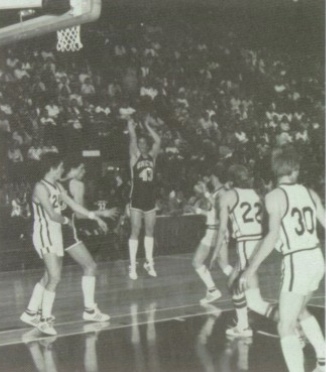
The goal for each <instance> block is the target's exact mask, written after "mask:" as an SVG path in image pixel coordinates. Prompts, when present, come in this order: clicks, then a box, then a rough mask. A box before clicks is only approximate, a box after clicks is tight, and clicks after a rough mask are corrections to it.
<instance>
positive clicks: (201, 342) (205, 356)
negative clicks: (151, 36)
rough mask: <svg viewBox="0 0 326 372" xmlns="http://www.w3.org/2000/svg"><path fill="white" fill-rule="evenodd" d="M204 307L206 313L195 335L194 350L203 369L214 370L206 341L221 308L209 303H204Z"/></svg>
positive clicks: (212, 359)
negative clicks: (204, 319)
mask: <svg viewBox="0 0 326 372" xmlns="http://www.w3.org/2000/svg"><path fill="white" fill-rule="evenodd" d="M205 308H206V309H207V313H208V315H207V318H206V321H205V323H204V324H203V326H202V327H201V329H200V331H199V334H198V336H197V342H196V352H197V356H198V358H199V360H200V362H201V364H202V366H203V368H204V371H205V372H214V371H215V365H214V358H213V356H212V353H211V352H210V351H209V350H208V347H207V343H208V341H209V338H210V337H211V335H212V333H213V329H214V326H215V323H216V320H217V319H218V318H219V317H220V316H221V314H222V310H221V309H218V308H217V307H216V306H213V305H211V304H207V305H205ZM223 372H224V370H223Z"/></svg>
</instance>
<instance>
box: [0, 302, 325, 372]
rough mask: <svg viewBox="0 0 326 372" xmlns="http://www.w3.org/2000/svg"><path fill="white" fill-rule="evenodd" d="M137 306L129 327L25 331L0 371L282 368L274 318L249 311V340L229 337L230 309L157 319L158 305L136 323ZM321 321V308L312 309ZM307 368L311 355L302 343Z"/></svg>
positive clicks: (2, 353) (255, 371)
mask: <svg viewBox="0 0 326 372" xmlns="http://www.w3.org/2000/svg"><path fill="white" fill-rule="evenodd" d="M139 306H140V305H139V304H136V303H134V304H132V305H131V318H132V324H131V326H130V327H125V328H119V329H114V330H110V329H109V328H108V323H104V324H92V323H91V324H85V325H84V334H83V335H75V336H67V337H59V338H56V337H47V338H40V335H39V334H38V331H36V330H34V329H31V330H29V331H27V332H25V334H24V336H23V340H22V341H23V344H17V345H9V346H3V347H1V348H0V366H1V370H2V371H8V372H13V371H28V372H32V371H36V372H56V371H58V372H74V371H76V372H77V371H78V372H82V371H85V372H101V371H115V372H120V371H121V372H127V371H136V372H159V371H160V372H183V371H184V372H186V371H189V372H201V371H202V372H244V371H251V372H286V368H285V365H284V361H283V358H282V354H281V349H280V346H279V340H278V337H277V336H276V327H275V324H272V322H269V321H265V320H264V319H263V318H261V317H258V316H256V315H254V314H251V323H252V326H253V328H254V330H255V334H254V337H253V338H247V339H227V338H226V337H225V329H226V327H227V326H228V325H229V324H232V318H233V317H234V313H233V311H224V312H223V311H222V310H221V309H219V308H217V307H215V306H208V307H207V309H206V312H207V313H206V315H201V316H197V317H191V318H176V319H174V320H169V321H166V322H159V323H156V322H155V313H156V304H155V302H154V303H151V304H150V305H149V306H148V307H146V309H145V312H146V323H145V324H142V325H140V324H139V323H138V311H139ZM312 311H313V313H314V314H315V315H316V316H317V318H318V319H319V321H320V322H321V324H322V326H323V327H324V324H323V314H324V312H323V310H322V309H312ZM304 351H305V355H306V358H307V369H306V370H307V371H312V370H313V368H314V353H313V350H312V348H311V346H310V345H307V346H306V347H305V350H304Z"/></svg>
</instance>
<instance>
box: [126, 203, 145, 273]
mask: <svg viewBox="0 0 326 372" xmlns="http://www.w3.org/2000/svg"><path fill="white" fill-rule="evenodd" d="M142 219H143V212H142V211H141V210H139V209H134V208H131V209H130V223H131V235H130V238H129V259H130V266H129V278H130V279H133V280H136V279H137V278H138V276H137V271H136V257H137V252H138V237H139V233H140V229H141V225H142Z"/></svg>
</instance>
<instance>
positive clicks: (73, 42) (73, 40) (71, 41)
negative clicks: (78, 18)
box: [57, 25, 83, 52]
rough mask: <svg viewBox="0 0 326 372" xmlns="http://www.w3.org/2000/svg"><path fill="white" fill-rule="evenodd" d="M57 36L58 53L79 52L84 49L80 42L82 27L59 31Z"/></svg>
mask: <svg viewBox="0 0 326 372" xmlns="http://www.w3.org/2000/svg"><path fill="white" fill-rule="evenodd" d="M57 36H58V42H57V51H58V52H77V51H78V50H80V49H81V48H82V47H83V44H82V42H81V40H80V25H77V26H73V27H69V28H65V29H64V30H58V31H57Z"/></svg>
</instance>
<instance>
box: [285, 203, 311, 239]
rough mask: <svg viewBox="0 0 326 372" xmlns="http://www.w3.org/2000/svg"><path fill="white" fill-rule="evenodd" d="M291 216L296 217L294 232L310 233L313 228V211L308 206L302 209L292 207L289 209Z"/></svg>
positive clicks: (300, 233)
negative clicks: (296, 223)
mask: <svg viewBox="0 0 326 372" xmlns="http://www.w3.org/2000/svg"><path fill="white" fill-rule="evenodd" d="M291 217H295V218H296V219H297V222H298V225H297V226H296V227H295V229H294V230H295V232H296V233H297V234H298V235H303V234H304V232H305V231H308V233H310V234H312V233H313V232H314V230H315V224H314V218H313V211H312V209H311V208H310V207H304V208H302V210H300V209H298V208H293V209H292V211H291Z"/></svg>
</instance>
